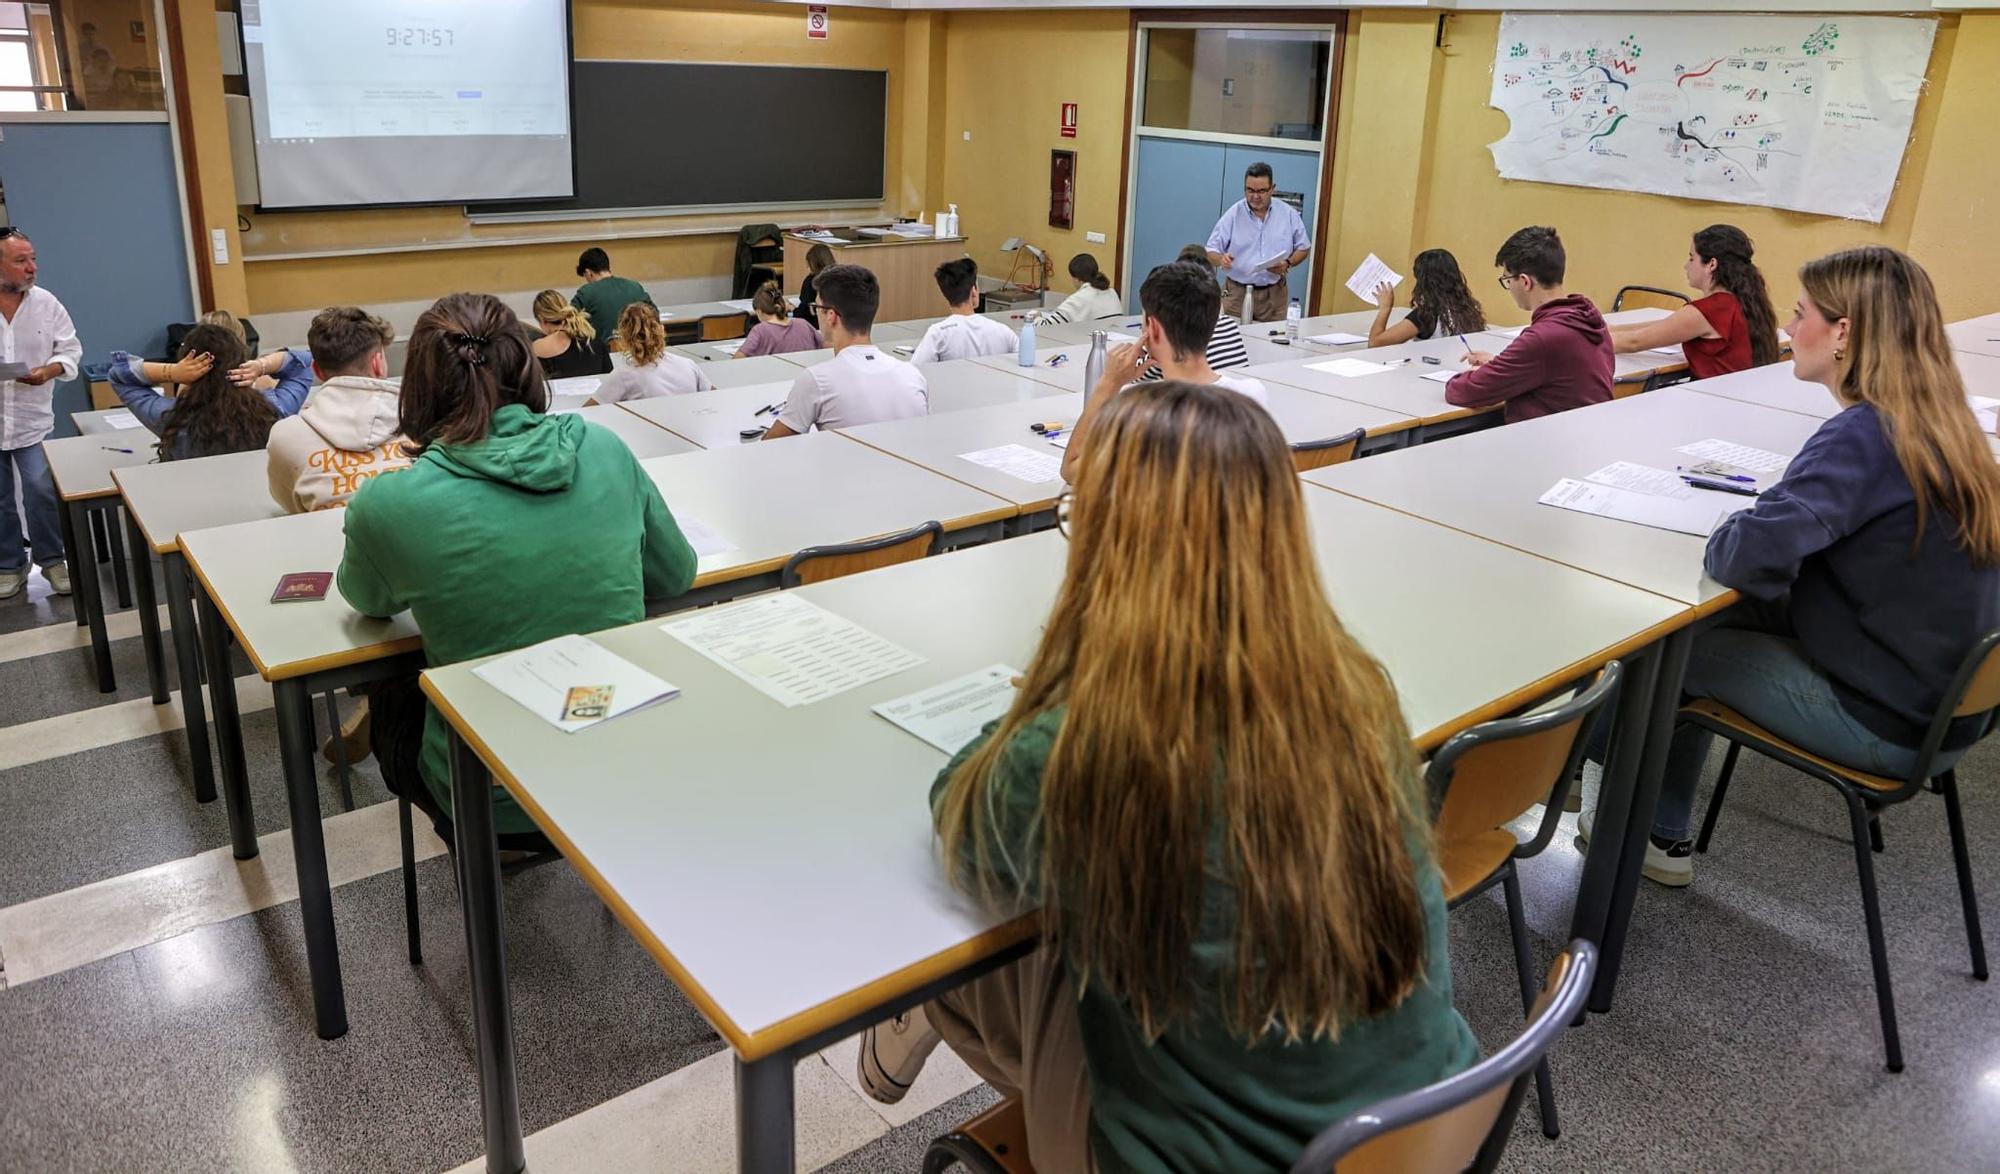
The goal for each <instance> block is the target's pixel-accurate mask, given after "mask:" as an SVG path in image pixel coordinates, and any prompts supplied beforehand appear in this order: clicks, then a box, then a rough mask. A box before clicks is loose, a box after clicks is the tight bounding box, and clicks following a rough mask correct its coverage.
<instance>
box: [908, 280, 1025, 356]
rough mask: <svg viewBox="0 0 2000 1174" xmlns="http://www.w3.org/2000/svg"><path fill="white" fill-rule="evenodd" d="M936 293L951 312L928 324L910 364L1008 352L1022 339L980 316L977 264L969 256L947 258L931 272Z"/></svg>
mask: <svg viewBox="0 0 2000 1174" xmlns="http://www.w3.org/2000/svg"><path fill="white" fill-rule="evenodd" d="M933 276H934V277H936V278H937V285H938V292H939V293H941V294H943V295H944V300H945V304H946V305H948V306H950V307H951V313H949V314H947V315H945V316H944V317H943V318H940V319H939V320H937V321H936V322H933V323H931V324H930V327H929V328H928V329H926V330H925V331H924V337H923V340H922V341H921V342H919V343H917V350H916V353H915V354H913V355H911V356H910V361H911V362H912V363H941V362H944V361H945V360H947V359H976V358H978V357H979V356H981V355H1011V354H1013V353H1014V352H1015V351H1017V350H1020V349H1021V340H1020V338H1019V337H1018V336H1017V335H1015V333H1014V332H1013V331H1011V330H1009V329H1007V326H1006V324H1005V323H1003V322H996V321H995V320H993V319H991V318H982V317H980V316H979V312H978V311H979V263H978V262H976V261H974V260H973V259H972V258H970V257H960V258H958V259H957V260H953V261H946V262H945V263H944V264H942V265H940V266H938V267H937V272H936V273H935V274H933Z"/></svg>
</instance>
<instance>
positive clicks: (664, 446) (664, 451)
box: [571, 404, 701, 461]
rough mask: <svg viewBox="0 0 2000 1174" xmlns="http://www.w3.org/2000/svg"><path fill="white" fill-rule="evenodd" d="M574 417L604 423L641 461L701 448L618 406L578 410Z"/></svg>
mask: <svg viewBox="0 0 2000 1174" xmlns="http://www.w3.org/2000/svg"><path fill="white" fill-rule="evenodd" d="M571 414H572V415H576V416H581V417H582V418H583V419H585V420H588V421H590V422H591V423H593V424H600V425H602V426H604V427H606V428H609V429H610V430H611V431H612V432H614V433H616V434H617V436H618V439H620V440H622V441H624V442H625V447H626V448H629V449H631V450H632V455H633V456H635V457H638V458H639V459H640V460H642V461H643V460H647V459H648V458H651V457H670V456H673V455H674V454H676V453H684V452H693V451H694V450H695V449H697V448H700V447H701V446H700V445H698V444H695V443H694V442H693V441H691V440H688V439H687V438H685V437H682V436H676V435H675V434H673V433H672V432H669V431H667V430H666V429H665V428H662V427H660V426H659V425H658V424H655V423H653V422H652V421H650V420H647V419H646V418H645V417H643V416H635V415H633V414H632V413H631V412H628V411H626V410H624V409H623V408H621V407H619V406H618V405H617V404H597V405H595V406H593V407H588V408H577V409H576V410H575V411H574V412H573V413H571Z"/></svg>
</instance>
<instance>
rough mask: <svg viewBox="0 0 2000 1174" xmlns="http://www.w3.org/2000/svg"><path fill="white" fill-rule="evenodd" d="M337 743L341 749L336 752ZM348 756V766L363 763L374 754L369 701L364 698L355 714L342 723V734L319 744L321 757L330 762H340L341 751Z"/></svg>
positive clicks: (357, 705)
mask: <svg viewBox="0 0 2000 1174" xmlns="http://www.w3.org/2000/svg"><path fill="white" fill-rule="evenodd" d="M336 743H337V744H338V746H339V749H338V750H336V749H335V746H336ZM341 750H344V751H345V752H346V754H347V765H349V766H353V765H354V764H356V763H358V762H362V761H364V760H366V759H367V757H368V756H369V755H370V754H372V753H374V751H373V750H372V748H370V746H369V745H368V699H367V698H366V697H363V698H362V699H361V700H360V701H359V702H358V703H356V704H355V706H354V712H353V713H350V714H348V715H347V720H346V721H344V722H341V723H340V733H338V734H336V735H334V736H333V737H331V738H328V739H327V740H326V741H324V742H321V743H320V744H319V753H320V757H321V758H324V759H326V760H327V761H328V762H334V763H337V762H339V761H340V751H341Z"/></svg>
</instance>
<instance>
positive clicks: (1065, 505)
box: [1056, 488, 1076, 538]
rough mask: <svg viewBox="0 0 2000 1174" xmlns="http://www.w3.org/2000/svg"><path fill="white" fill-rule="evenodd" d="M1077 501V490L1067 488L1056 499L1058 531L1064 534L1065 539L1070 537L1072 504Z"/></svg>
mask: <svg viewBox="0 0 2000 1174" xmlns="http://www.w3.org/2000/svg"><path fill="white" fill-rule="evenodd" d="M1075 500H1076V490H1074V489H1067V488H1066V489H1064V490H1063V491H1062V493H1061V494H1059V495H1057V497H1056V529H1057V530H1058V531H1060V532H1061V533H1062V536H1063V537H1064V538H1068V537H1069V511H1070V504H1071V503H1072V502H1073V501H1075Z"/></svg>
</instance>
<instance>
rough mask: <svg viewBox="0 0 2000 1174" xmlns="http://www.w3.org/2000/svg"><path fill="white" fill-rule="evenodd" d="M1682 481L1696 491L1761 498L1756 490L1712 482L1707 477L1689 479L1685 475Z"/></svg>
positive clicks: (1722, 482) (1721, 482)
mask: <svg viewBox="0 0 2000 1174" xmlns="http://www.w3.org/2000/svg"><path fill="white" fill-rule="evenodd" d="M1681 480H1682V481H1684V482H1686V483H1687V484H1689V485H1690V486H1693V487H1694V488H1696V489H1706V490H1708V491H1709V492H1711V493H1734V494H1737V495H1739V496H1741V497H1757V496H1759V495H1758V492H1757V491H1756V490H1755V489H1745V488H1744V487H1743V486H1741V485H1732V484H1729V483H1727V482H1724V481H1711V480H1709V479H1707V478H1706V477H1689V476H1687V475H1686V474H1683V475H1682V476H1681Z"/></svg>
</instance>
